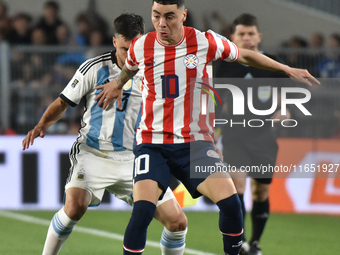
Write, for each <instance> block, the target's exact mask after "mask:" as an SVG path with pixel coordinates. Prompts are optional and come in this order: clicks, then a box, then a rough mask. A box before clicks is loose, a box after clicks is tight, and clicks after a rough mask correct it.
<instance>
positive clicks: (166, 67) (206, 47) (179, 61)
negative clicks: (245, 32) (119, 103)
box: [125, 27, 238, 144]
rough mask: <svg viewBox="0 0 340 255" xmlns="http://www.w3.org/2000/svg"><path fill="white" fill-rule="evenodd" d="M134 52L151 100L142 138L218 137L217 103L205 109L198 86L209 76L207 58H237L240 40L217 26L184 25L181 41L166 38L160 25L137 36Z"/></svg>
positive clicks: (132, 65)
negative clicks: (215, 29)
mask: <svg viewBox="0 0 340 255" xmlns="http://www.w3.org/2000/svg"><path fill="white" fill-rule="evenodd" d="M129 52H130V54H129V58H128V59H127V60H126V62H125V66H126V68H128V69H129V70H130V71H137V70H141V71H142V73H144V80H143V97H144V98H145V99H146V100H145V101H144V102H145V103H144V105H143V111H142V120H141V123H140V126H139V129H138V131H137V144H140V143H158V144H159V143H164V144H173V143H184V142H191V141H197V140H206V141H210V142H212V132H213V127H212V126H211V123H212V120H213V117H214V115H213V114H209V113H213V111H214V109H213V107H208V109H210V111H211V112H208V113H207V114H205V115H203V114H199V112H200V110H201V109H200V107H199V106H200V98H201V93H202V90H200V89H192V88H195V87H198V86H199V87H201V85H200V84H197V82H198V81H205V80H208V78H209V74H208V72H207V64H208V63H209V62H211V61H212V60H216V59H225V60H227V61H235V60H237V58H238V48H237V46H236V45H235V44H233V43H232V42H230V41H228V40H227V39H226V38H223V37H222V36H220V35H218V34H216V33H214V32H213V31H208V32H205V33H203V32H200V31H198V30H196V29H194V28H191V27H183V28H182V35H181V38H180V40H179V41H178V42H177V43H174V44H165V43H163V42H162V39H161V38H159V37H158V33H157V32H156V31H154V32H151V33H148V34H147V35H146V36H143V37H142V38H141V39H140V40H137V41H134V42H133V43H132V45H131V47H130V50H129ZM195 83H196V84H195ZM160 85H161V86H160ZM203 93H204V92H203ZM194 105H195V106H196V105H197V107H196V108H195V107H194ZM195 112H197V114H195ZM195 115H197V116H198V118H195V117H194V116H195Z"/></svg>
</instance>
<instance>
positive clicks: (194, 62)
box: [184, 54, 198, 69]
mask: <svg viewBox="0 0 340 255" xmlns="http://www.w3.org/2000/svg"><path fill="white" fill-rule="evenodd" d="M184 65H185V66H186V67H187V68H189V69H194V68H196V67H197V66H198V57H197V56H196V55H194V54H188V55H186V56H185V57H184Z"/></svg>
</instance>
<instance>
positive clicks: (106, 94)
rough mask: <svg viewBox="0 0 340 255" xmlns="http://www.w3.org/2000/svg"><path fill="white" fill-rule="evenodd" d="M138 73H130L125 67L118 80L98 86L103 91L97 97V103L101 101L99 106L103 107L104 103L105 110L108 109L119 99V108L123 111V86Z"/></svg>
mask: <svg viewBox="0 0 340 255" xmlns="http://www.w3.org/2000/svg"><path fill="white" fill-rule="evenodd" d="M137 72H138V71H135V72H133V71H130V70H129V69H127V68H126V67H125V65H124V66H123V68H122V71H121V72H120V74H119V77H118V78H117V79H116V80H113V81H110V82H108V83H106V84H104V85H100V86H97V87H96V89H102V90H103V91H101V92H100V93H99V94H98V95H97V96H96V97H95V99H94V100H95V101H97V100H99V101H98V103H97V105H98V106H101V105H102V104H103V103H104V104H103V109H106V108H107V106H108V105H109V104H110V103H111V102H112V101H113V100H114V99H117V102H118V108H119V109H122V94H123V90H122V88H123V86H124V84H125V83H126V82H127V81H128V80H130V79H131V78H132V77H133V76H135V74H136V73H137Z"/></svg>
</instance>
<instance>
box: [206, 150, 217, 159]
mask: <svg viewBox="0 0 340 255" xmlns="http://www.w3.org/2000/svg"><path fill="white" fill-rule="evenodd" d="M207 156H208V157H211V158H220V157H219V156H218V154H217V152H216V151H214V150H208V151H207Z"/></svg>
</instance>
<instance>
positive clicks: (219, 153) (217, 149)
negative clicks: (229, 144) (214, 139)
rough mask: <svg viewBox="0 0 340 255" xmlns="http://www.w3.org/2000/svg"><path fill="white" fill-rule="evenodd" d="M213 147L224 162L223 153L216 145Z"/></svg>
mask: <svg viewBox="0 0 340 255" xmlns="http://www.w3.org/2000/svg"><path fill="white" fill-rule="evenodd" d="M213 146H214V149H215V151H216V152H217V154H218V156H220V158H221V160H222V161H223V153H222V151H221V150H220V149H219V148H217V146H216V145H215V144H213Z"/></svg>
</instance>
